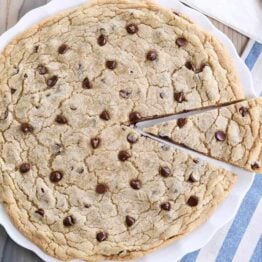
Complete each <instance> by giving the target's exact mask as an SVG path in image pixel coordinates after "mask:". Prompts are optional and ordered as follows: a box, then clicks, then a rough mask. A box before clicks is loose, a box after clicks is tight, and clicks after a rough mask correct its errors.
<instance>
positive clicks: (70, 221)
mask: <svg viewBox="0 0 262 262" xmlns="http://www.w3.org/2000/svg"><path fill="white" fill-rule="evenodd" d="M75 222H76V221H75V219H74V218H73V216H68V217H66V218H65V219H64V220H63V224H64V226H65V227H71V226H73V225H74V224H75Z"/></svg>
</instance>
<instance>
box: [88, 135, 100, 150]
mask: <svg viewBox="0 0 262 262" xmlns="http://www.w3.org/2000/svg"><path fill="white" fill-rule="evenodd" d="M90 143H91V146H92V147H93V148H94V149H96V148H98V147H99V146H100V144H101V139H100V138H98V137H94V138H92V139H91V140H90Z"/></svg>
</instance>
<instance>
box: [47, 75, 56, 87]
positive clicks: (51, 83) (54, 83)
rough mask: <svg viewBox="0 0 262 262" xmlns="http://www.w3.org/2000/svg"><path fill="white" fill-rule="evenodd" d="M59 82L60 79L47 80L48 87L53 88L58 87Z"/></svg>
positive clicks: (54, 77) (53, 77)
mask: <svg viewBox="0 0 262 262" xmlns="http://www.w3.org/2000/svg"><path fill="white" fill-rule="evenodd" d="M57 81H58V77H57V76H52V77H50V78H49V79H47V81H46V84H47V86H48V87H53V86H55V85H56V83H57Z"/></svg>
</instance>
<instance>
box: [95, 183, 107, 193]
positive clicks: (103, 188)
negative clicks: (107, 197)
mask: <svg viewBox="0 0 262 262" xmlns="http://www.w3.org/2000/svg"><path fill="white" fill-rule="evenodd" d="M108 189H109V188H108V186H107V185H106V184H98V185H97V186H96V193H98V194H105V193H106V192H107V191H108Z"/></svg>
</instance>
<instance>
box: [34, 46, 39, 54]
mask: <svg viewBox="0 0 262 262" xmlns="http://www.w3.org/2000/svg"><path fill="white" fill-rule="evenodd" d="M38 50H39V45H36V46H34V52H35V53H37V52H38Z"/></svg>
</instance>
